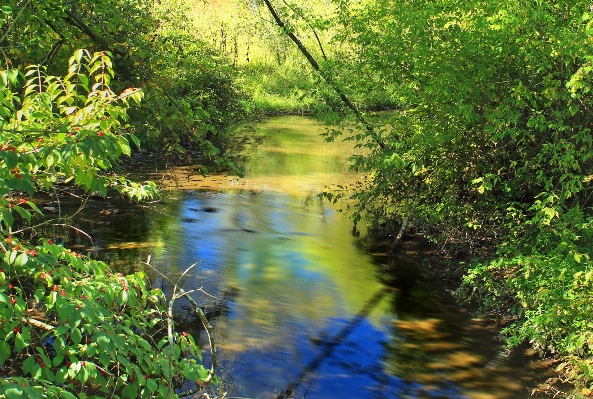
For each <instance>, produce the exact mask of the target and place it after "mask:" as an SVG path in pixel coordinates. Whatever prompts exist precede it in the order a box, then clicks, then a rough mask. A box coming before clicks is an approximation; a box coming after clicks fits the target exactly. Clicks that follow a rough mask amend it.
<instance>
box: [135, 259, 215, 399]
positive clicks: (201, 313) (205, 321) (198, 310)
mask: <svg viewBox="0 0 593 399" xmlns="http://www.w3.org/2000/svg"><path fill="white" fill-rule="evenodd" d="M150 259H151V256H150V255H148V258H147V260H146V262H142V263H143V264H145V265H146V266H148V267H150V268H151V269H153V270H154V271H155V272H157V273H158V274H159V275H160V276H161V277H162V278H163V279H165V280H167V281H168V282H169V283H171V284H172V285H173V294H172V298H171V301H169V308H168V322H167V334H168V338H169V347H170V349H169V353H170V356H169V375H171V367H172V365H171V361H172V356H171V355H172V353H171V352H172V348H173V342H174V341H173V321H172V320H173V304H174V302H175V300H176V299H177V298H181V297H185V299H187V300H188V301H189V303H191V304H192V305H193V307H194V313H196V314H197V315H198V317H199V318H200V321H201V322H202V325H203V326H204V329H205V330H206V336H207V337H208V343H209V344H210V355H211V357H212V360H211V361H212V365H211V367H210V370H209V371H208V377H206V379H204V381H202V383H203V384H208V383H209V382H210V381H212V378H213V377H214V372H215V370H216V366H217V364H218V355H217V350H216V342H215V340H214V330H213V328H212V326H211V325H210V323H209V322H208V319H207V318H206V315H205V314H204V311H203V310H202V308H200V306H199V305H198V303H197V302H196V301H195V300H194V299H193V298H192V297H191V296H190V295H189V294H190V293H192V292H195V291H199V292H202V293H203V294H206V295H208V296H209V297H211V298H214V299H217V298H216V297H215V296H213V295H210V294H208V293H207V292H205V291H204V290H203V287H200V288H198V289H197V290H192V291H185V290H184V289H183V288H179V282H180V281H181V279H182V278H183V277H184V276H185V275H186V274H187V273H188V272H189V271H190V270H191V269H192V268H193V267H195V266H196V265H197V263H194V264H193V265H191V266H190V267H188V268H187V269H185V271H184V272H183V273H182V274H181V276H180V277H179V279H177V283H174V282H173V281H172V280H171V279H170V278H169V277H167V276H166V275H165V274H163V273H162V272H161V271H160V270H158V269H157V268H155V267H154V266H153V265H151V264H150ZM177 290H179V295H177ZM195 392H197V391H195ZM195 392H191V391H188V392H187V393H183V394H180V395H178V396H180V397H182V396H188V395H191V394H192V393H195Z"/></svg>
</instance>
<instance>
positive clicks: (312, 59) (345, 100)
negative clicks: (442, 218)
mask: <svg viewBox="0 0 593 399" xmlns="http://www.w3.org/2000/svg"><path fill="white" fill-rule="evenodd" d="M264 3H265V4H266V7H267V8H268V10H269V11H270V14H271V15H272V17H273V18H274V21H276V24H277V25H278V26H279V27H280V28H281V29H282V31H283V32H284V33H285V34H286V35H287V36H288V37H289V38H290V40H292V41H293V43H294V44H296V46H297V47H298V49H299V50H300V52H301V53H302V54H303V55H304V56H305V58H306V59H307V61H309V64H311V66H312V67H313V69H315V71H317V72H318V73H319V75H320V76H321V77H322V78H323V80H325V81H326V82H327V83H328V84H329V85H330V86H331V87H332V89H334V91H335V92H336V93H337V94H338V96H339V97H340V99H341V100H342V102H343V103H344V104H345V105H346V106H347V107H348V108H350V110H351V111H352V112H353V113H354V115H355V116H356V118H357V119H358V121H359V122H360V123H361V124H362V125H363V126H364V128H365V130H366V131H367V132H368V133H369V135H370V136H371V137H372V138H373V140H374V141H375V142H376V143H377V145H378V146H379V147H381V148H382V149H385V148H386V146H385V143H384V142H383V140H382V139H381V138H380V137H379V135H377V132H375V129H374V128H373V126H372V125H371V124H370V123H369V122H368V121H367V120H366V119H365V118H364V116H363V115H362V113H361V112H360V110H359V109H358V108H357V107H356V105H354V104H353V103H352V101H350V99H349V98H348V97H347V96H346V94H344V92H343V91H342V90H341V89H340V88H339V87H338V85H337V84H336V83H335V82H334V81H333V80H332V79H331V77H330V76H329V75H328V74H327V73H325V71H323V70H322V69H321V67H320V66H319V63H318V62H317V60H316V59H315V57H313V55H311V53H310V52H309V50H307V48H306V47H305V45H304V44H303V43H302V42H301V41H300V40H299V38H298V37H296V36H295V34H294V33H292V32H291V31H290V29H288V28H287V27H286V24H285V23H284V21H282V19H281V18H280V17H279V16H278V13H277V12H276V10H275V9H274V6H273V5H272V3H270V1H269V0H264Z"/></svg>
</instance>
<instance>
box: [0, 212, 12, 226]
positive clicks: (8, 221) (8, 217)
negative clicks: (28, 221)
mask: <svg viewBox="0 0 593 399" xmlns="http://www.w3.org/2000/svg"><path fill="white" fill-rule="evenodd" d="M1 215H2V222H3V223H4V224H5V225H6V227H12V224H13V223H14V216H13V215H12V212H9V211H2V213H1Z"/></svg>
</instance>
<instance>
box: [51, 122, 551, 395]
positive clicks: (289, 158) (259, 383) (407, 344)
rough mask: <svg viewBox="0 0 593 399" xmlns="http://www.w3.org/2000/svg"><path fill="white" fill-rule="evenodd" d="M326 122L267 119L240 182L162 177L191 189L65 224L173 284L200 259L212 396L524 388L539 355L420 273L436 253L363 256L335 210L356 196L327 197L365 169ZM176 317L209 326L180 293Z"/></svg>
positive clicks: (194, 278) (101, 208) (117, 258)
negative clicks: (499, 337)
mask: <svg viewBox="0 0 593 399" xmlns="http://www.w3.org/2000/svg"><path fill="white" fill-rule="evenodd" d="M323 130H324V128H323V127H322V126H320V125H318V124H317V123H315V122H313V121H311V120H309V119H306V118H302V117H279V118H273V119H269V120H268V121H266V122H264V123H261V124H260V125H258V126H257V128H256V129H255V130H254V131H251V132H250V133H249V135H250V136H249V137H250V139H248V140H246V142H247V143H248V144H250V145H249V146H248V149H247V150H246V151H247V152H246V153H245V155H247V156H248V161H247V164H246V178H245V179H242V180H237V179H235V178H232V177H227V176H213V177H208V178H204V177H201V176H199V175H194V174H192V173H191V172H190V170H189V169H183V168H180V169H177V170H176V171H175V173H172V172H171V171H168V172H167V173H166V174H164V175H163V174H161V172H157V173H155V174H153V175H152V176H153V178H156V179H157V180H163V181H164V182H167V181H169V183H170V182H171V181H174V180H175V181H176V182H177V183H179V187H180V188H181V189H175V190H170V191H167V192H166V195H165V199H164V203H152V204H148V205H147V206H146V207H145V208H140V207H139V206H130V205H126V203H122V202H118V201H116V200H114V199H108V200H106V201H91V202H90V207H89V208H87V209H86V210H85V212H84V213H82V214H80V215H79V216H77V218H76V219H75V222H74V223H75V225H76V226H77V227H78V228H80V229H82V230H84V231H85V232H86V233H88V234H89V235H90V236H91V237H93V241H92V242H91V241H89V239H88V238H87V237H86V236H84V235H82V234H80V233H77V232H76V231H74V230H70V231H71V232H72V233H71V235H70V236H69V237H67V244H66V245H69V246H79V247H85V248H87V251H89V253H90V254H93V255H94V256H97V257H101V258H103V259H106V260H108V261H109V262H111V263H112V264H113V265H114V266H115V267H116V268H119V269H120V270H122V271H129V270H132V269H139V268H143V266H142V264H141V262H142V261H144V260H146V258H147V256H148V255H150V256H151V259H152V261H151V262H152V264H153V265H154V266H155V267H156V268H158V269H159V270H160V271H162V272H164V273H166V274H167V275H168V276H169V277H171V278H173V279H175V278H177V277H178V276H180V275H181V274H182V273H183V271H184V270H186V269H187V268H188V267H190V266H191V265H194V266H193V268H191V270H190V271H189V272H188V273H187V274H186V275H185V276H184V277H183V279H182V280H181V282H180V283H181V285H182V286H183V287H185V288H186V289H187V290H192V289H200V288H203V289H204V290H205V291H206V292H208V293H209V294H210V295H212V296H213V297H214V298H212V297H210V296H206V295H200V294H198V293H196V294H194V296H195V298H196V299H197V300H198V302H200V303H201V304H202V305H203V306H204V308H205V310H206V313H207V315H208V317H209V318H210V320H211V322H212V324H213V325H214V328H215V332H216V338H217V342H218V344H219V347H218V350H219V353H220V360H221V362H220V363H221V364H220V367H219V370H218V374H219V376H220V378H221V384H220V385H219V386H218V387H216V388H213V389H212V390H211V391H210V392H209V393H210V396H211V397H214V396H219V397H223V395H224V393H226V396H225V397H227V398H274V397H283V396H288V394H289V393H290V395H292V397H295V398H304V397H306V398H309V399H315V398H319V399H332V398H476V399H477V398H483V399H486V398H491V399H495V398H496V399H505V398H509V399H510V398H527V397H529V393H530V391H531V389H533V388H534V387H535V386H536V385H537V382H538V381H539V380H540V379H541V378H540V374H541V372H540V371H539V370H537V365H538V363H531V360H533V359H530V358H528V357H526V356H524V355H523V354H522V353H518V352H517V353H515V354H513V355H511V356H509V357H506V356H501V353H503V352H501V350H502V348H501V347H500V345H499V344H498V343H497V342H496V341H495V340H494V337H495V336H494V332H493V331H491V330H489V329H488V328H486V327H485V324H483V323H480V322H479V321H476V320H472V319H471V317H470V316H469V314H468V313H467V312H465V311H464V310H463V309H461V308H460V307H459V306H458V305H457V304H455V302H454V301H453V299H452V298H451V296H450V294H449V293H448V292H446V291H445V290H444V289H443V287H442V284H441V283H440V282H439V281H434V279H433V280H431V279H429V278H428V277H427V274H426V273H424V271H425V269H426V268H427V267H435V265H436V264H437V262H438V260H437V259H435V258H432V259H431V258H430V257H429V256H428V255H427V254H425V253H423V252H422V250H421V248H415V247H414V246H407V247H404V250H403V251H402V252H401V253H399V254H398V255H397V257H396V258H395V259H393V260H389V259H388V258H387V257H386V256H384V254H382V253H375V254H371V253H368V252H367V251H366V250H364V249H363V248H362V247H360V246H358V245H357V241H356V240H355V238H354V237H353V236H352V224H351V222H350V221H349V220H348V217H347V214H346V213H345V212H339V211H338V210H339V209H343V210H346V208H347V205H348V203H347V202H342V203H338V204H336V206H330V205H329V204H328V203H327V202H324V201H321V200H320V199H319V198H317V197H316V194H318V193H319V192H320V191H321V190H322V189H323V187H324V186H325V185H329V184H346V183H349V182H352V181H355V180H356V179H357V178H359V177H360V176H356V175H352V174H351V173H350V172H349V169H348V157H349V156H350V155H351V154H352V153H353V150H352V149H351V143H332V144H327V143H324V141H323V140H322V139H321V138H320V137H319V133H321V132H323ZM254 137H256V138H257V139H254ZM151 170H153V169H152V167H151ZM145 172H148V171H145ZM62 205H63V206H64V209H63V210H64V212H66V213H68V212H72V209H69V208H68V205H67V204H65V203H63V204H62ZM363 233H364V232H363ZM55 234H63V233H61V232H58V231H56V232H55ZM379 252H380V251H379ZM148 272H149V273H151V271H150V270H148ZM152 275H153V276H155V277H154V284H156V285H162V287H163V289H164V290H165V291H168V290H170V287H169V286H168V285H167V284H166V283H165V282H163V281H162V279H159V278H158V277H156V275H155V274H154V273H152ZM177 314H178V315H179V320H178V324H179V326H181V328H183V329H186V330H190V331H192V332H193V333H194V334H201V329H200V326H199V322H198V321H197V320H194V319H192V317H191V316H189V312H187V311H186V310H185V309H184V307H183V306H182V304H181V303H179V308H178V309H177ZM206 361H208V359H206Z"/></svg>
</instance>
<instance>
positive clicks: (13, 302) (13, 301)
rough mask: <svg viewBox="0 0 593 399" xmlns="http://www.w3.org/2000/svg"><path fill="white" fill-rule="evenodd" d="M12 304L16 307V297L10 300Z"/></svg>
mask: <svg viewBox="0 0 593 399" xmlns="http://www.w3.org/2000/svg"><path fill="white" fill-rule="evenodd" d="M10 303H12V304H13V305H14V304H15V303H16V298H15V297H12V298H10Z"/></svg>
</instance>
